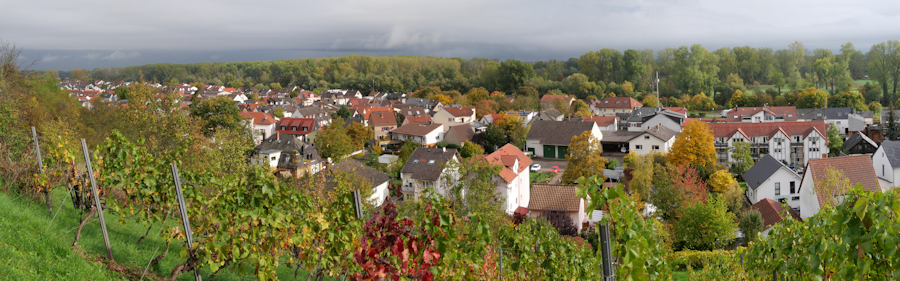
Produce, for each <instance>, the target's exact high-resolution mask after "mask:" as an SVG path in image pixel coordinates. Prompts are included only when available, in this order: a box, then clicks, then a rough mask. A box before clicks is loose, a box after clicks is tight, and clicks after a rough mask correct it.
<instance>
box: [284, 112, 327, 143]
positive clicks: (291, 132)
mask: <svg viewBox="0 0 900 281" xmlns="http://www.w3.org/2000/svg"><path fill="white" fill-rule="evenodd" d="M318 129H319V125H318V123H317V122H316V119H313V118H291V117H285V118H281V120H280V121H278V127H277V128H275V130H276V132H277V133H278V134H281V135H284V136H295V137H297V138H298V139H300V141H303V142H312V141H313V139H312V137H311V136H310V133H312V132H313V131H316V130H318Z"/></svg>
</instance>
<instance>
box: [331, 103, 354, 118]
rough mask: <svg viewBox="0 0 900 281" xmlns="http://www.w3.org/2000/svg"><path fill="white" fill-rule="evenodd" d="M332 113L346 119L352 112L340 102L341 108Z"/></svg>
mask: <svg viewBox="0 0 900 281" xmlns="http://www.w3.org/2000/svg"><path fill="white" fill-rule="evenodd" d="M334 115H335V116H337V117H339V118H341V119H346V118H350V115H352V113H351V112H350V109H348V108H347V106H346V105H343V104H342V105H341V108H340V109H338V110H337V112H335V114H334Z"/></svg>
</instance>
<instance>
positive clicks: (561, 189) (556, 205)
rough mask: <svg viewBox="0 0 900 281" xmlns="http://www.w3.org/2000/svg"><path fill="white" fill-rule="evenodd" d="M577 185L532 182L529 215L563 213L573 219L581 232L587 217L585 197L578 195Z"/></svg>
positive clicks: (539, 215)
mask: <svg viewBox="0 0 900 281" xmlns="http://www.w3.org/2000/svg"><path fill="white" fill-rule="evenodd" d="M576 188H577V186H575V185H561V184H537V183H536V184H532V185H531V199H530V200H529V201H528V216H530V217H541V216H547V215H549V214H551V213H562V214H565V215H567V216H568V217H569V218H571V219H572V223H574V224H575V227H577V228H578V232H581V227H582V222H583V221H584V219H585V212H584V199H583V198H581V197H579V196H578V193H577V192H576V191H575V190H576Z"/></svg>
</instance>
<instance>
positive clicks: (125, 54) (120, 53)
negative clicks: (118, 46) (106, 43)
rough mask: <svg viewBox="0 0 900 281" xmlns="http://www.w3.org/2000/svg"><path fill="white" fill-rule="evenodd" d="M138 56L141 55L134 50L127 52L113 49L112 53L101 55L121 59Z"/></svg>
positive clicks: (109, 58)
mask: <svg viewBox="0 0 900 281" xmlns="http://www.w3.org/2000/svg"><path fill="white" fill-rule="evenodd" d="M140 56H141V53H138V52H136V51H129V52H123V51H115V52H113V53H112V54H109V55H108V56H105V57H103V59H107V60H121V59H130V58H136V57H140Z"/></svg>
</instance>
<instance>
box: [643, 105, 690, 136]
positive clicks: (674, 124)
mask: <svg viewBox="0 0 900 281" xmlns="http://www.w3.org/2000/svg"><path fill="white" fill-rule="evenodd" d="M689 121H690V119H688V118H685V117H684V114H682V113H678V112H675V111H671V110H668V109H663V110H662V111H660V112H657V113H656V114H655V115H653V116H649V117H645V118H643V120H642V122H641V127H640V128H641V129H640V130H642V131H646V130H649V129H650V128H653V127H656V126H662V127H666V128H669V129H672V130H673V131H675V132H679V133H680V132H681V126H682V125H684V123H687V122H689Z"/></svg>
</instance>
